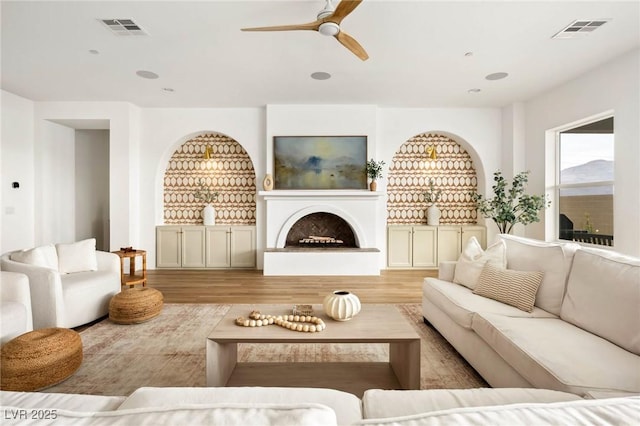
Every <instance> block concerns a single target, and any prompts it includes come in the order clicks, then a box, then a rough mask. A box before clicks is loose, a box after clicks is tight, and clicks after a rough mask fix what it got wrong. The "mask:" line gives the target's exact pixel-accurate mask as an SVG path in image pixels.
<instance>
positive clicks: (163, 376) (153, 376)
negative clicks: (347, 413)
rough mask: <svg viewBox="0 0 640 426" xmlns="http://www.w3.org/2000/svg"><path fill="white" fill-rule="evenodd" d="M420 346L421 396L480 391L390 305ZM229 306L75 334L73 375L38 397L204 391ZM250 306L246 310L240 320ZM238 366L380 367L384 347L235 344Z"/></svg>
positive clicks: (421, 328)
mask: <svg viewBox="0 0 640 426" xmlns="http://www.w3.org/2000/svg"><path fill="white" fill-rule="evenodd" d="M396 306H397V307H398V309H399V310H400V312H402V314H403V315H404V316H405V317H406V318H407V319H408V320H409V321H410V322H411V324H412V325H413V327H414V328H415V329H416V331H417V332H418V334H419V335H420V338H421V340H422V346H421V358H422V359H421V388H422V389H433V388H449V389H454V388H476V387H486V386H488V385H487V383H486V382H485V381H484V380H483V379H482V378H481V377H480V376H479V375H478V373H476V372H475V370H473V368H471V366H469V364H467V362H466V361H465V360H464V359H463V358H462V357H461V356H460V355H459V354H458V353H457V352H456V351H455V349H453V347H452V346H451V345H450V344H449V343H448V342H447V341H446V340H444V338H443V337H442V336H440V334H439V333H438V332H437V331H436V330H434V329H433V328H432V327H430V326H427V325H425V324H424V323H423V321H422V312H421V311H422V308H421V306H420V305H419V304H404V305H396ZM229 307H230V306H229V305H214V304H165V305H164V308H163V310H162V313H161V314H160V315H159V316H157V317H156V318H154V319H152V320H151V321H148V322H145V323H142V324H135V325H118V324H114V323H112V322H111V321H109V320H108V319H105V320H103V321H101V322H99V323H97V324H95V325H93V326H91V327H89V328H87V329H85V330H84V331H82V332H80V336H81V337H82V343H83V348H84V360H83V362H82V366H81V367H80V369H79V370H78V371H77V372H76V373H75V374H74V375H73V376H71V377H70V378H69V379H67V380H65V381H64V382H62V383H60V384H58V385H56V386H53V387H50V388H48V389H46V392H58V393H76V394H93V395H124V396H126V395H129V394H130V393H131V392H133V391H134V390H135V389H137V388H139V387H142V386H159V387H165V386H179V387H181V386H189V387H193V386H195V387H201V386H205V341H206V337H207V335H209V333H210V332H211V330H212V329H213V328H214V327H215V325H216V324H217V323H218V322H219V321H220V319H221V318H222V316H223V315H224V314H225V313H226V312H227V310H228V309H229ZM249 311H251V306H250V305H247V312H249ZM238 358H239V361H240V362H286V361H297V362H318V361H325V362H326V361H387V360H388V346H387V345H384V344H349V345H337V344H305V345H286V344H269V345H257V344H241V345H239V348H238Z"/></svg>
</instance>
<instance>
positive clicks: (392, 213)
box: [387, 133, 478, 225]
mask: <svg viewBox="0 0 640 426" xmlns="http://www.w3.org/2000/svg"><path fill="white" fill-rule="evenodd" d="M428 146H434V147H435V149H436V153H437V157H438V158H437V159H436V160H430V159H428V158H427V154H426V149H427V147H428ZM430 178H433V179H434V181H435V189H436V190H438V189H441V190H442V198H441V200H440V201H439V202H438V207H440V211H441V214H442V216H441V218H440V224H441V225H462V224H475V223H476V222H477V211H476V208H475V204H474V202H473V201H472V200H471V194H472V193H473V192H474V191H476V188H477V185H478V182H477V177H476V170H475V168H474V167H473V161H472V160H471V157H470V156H469V153H468V152H467V151H465V149H464V148H462V147H461V146H460V145H459V144H458V143H457V142H456V141H455V140H453V139H451V138H449V137H447V136H443V135H438V134H431V133H423V134H420V135H417V136H414V137H413V138H411V139H409V140H408V141H406V142H405V143H404V144H402V146H400V148H399V150H398V152H396V154H395V155H394V157H393V161H392V162H391V164H390V165H389V171H388V182H387V197H388V200H387V223H388V224H394V225H396V224H398V225H400V224H426V223H427V215H426V209H427V207H428V204H427V202H426V201H425V200H424V192H425V191H427V189H428V182H429V179H430Z"/></svg>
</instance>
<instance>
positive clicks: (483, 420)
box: [356, 397, 640, 426]
mask: <svg viewBox="0 0 640 426" xmlns="http://www.w3.org/2000/svg"><path fill="white" fill-rule="evenodd" d="M639 410H640V398H639V397H627V398H612V399H599V400H580V401H563V402H554V403H550V404H545V403H524V404H510V405H498V406H490V407H463V408H454V409H451V410H442V411H432V412H425V413H422V414H414V415H410V416H402V417H392V418H386V419H365V420H361V421H360V422H358V423H356V425H394V426H426V425H434V426H435V425H452V426H453V425H469V426H476V425H477V426H486V425H505V426H506V425H509V426H531V425H584V426H591V425H635V424H637V423H638V411H639Z"/></svg>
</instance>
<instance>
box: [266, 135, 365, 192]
mask: <svg viewBox="0 0 640 426" xmlns="http://www.w3.org/2000/svg"><path fill="white" fill-rule="evenodd" d="M273 155H274V163H275V164H274V187H275V189H366V188H367V173H366V164H367V137H366V136H274V138H273Z"/></svg>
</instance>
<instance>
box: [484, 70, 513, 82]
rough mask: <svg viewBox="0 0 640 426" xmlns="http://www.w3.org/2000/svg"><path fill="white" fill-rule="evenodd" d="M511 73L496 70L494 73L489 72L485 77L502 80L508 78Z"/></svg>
mask: <svg viewBox="0 0 640 426" xmlns="http://www.w3.org/2000/svg"><path fill="white" fill-rule="evenodd" d="M508 75H509V74H508V73H506V72H494V73H493V74H489V75H488V76H486V77H485V79H487V80H502V79H503V78H506V77H507V76H508Z"/></svg>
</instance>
